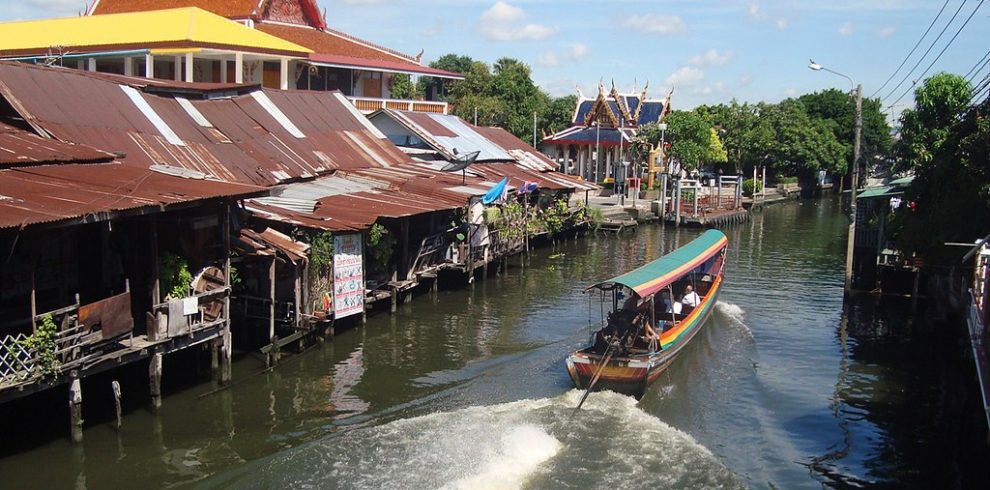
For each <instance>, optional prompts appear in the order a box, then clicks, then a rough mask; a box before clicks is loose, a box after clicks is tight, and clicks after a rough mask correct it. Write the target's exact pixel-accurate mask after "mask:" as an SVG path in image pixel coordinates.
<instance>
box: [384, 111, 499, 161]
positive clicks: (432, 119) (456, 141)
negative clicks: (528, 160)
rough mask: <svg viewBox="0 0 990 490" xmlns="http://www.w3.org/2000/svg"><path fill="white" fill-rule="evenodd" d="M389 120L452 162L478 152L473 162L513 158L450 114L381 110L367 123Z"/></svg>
mask: <svg viewBox="0 0 990 490" xmlns="http://www.w3.org/2000/svg"><path fill="white" fill-rule="evenodd" d="M379 117H388V118H389V119H391V120H393V121H395V122H396V123H399V124H400V125H402V126H403V127H405V128H406V129H408V130H409V131H411V132H412V133H414V134H416V135H417V136H419V138H420V139H421V140H423V142H424V143H426V144H427V145H429V146H431V147H433V148H434V149H435V150H437V151H439V152H441V153H442V154H443V155H444V156H446V157H447V158H448V159H450V160H453V159H455V158H457V156H458V155H463V154H466V153H471V152H473V151H478V152H480V153H479V154H478V158H477V160H476V161H479V162H481V161H503V162H504V161H510V160H512V157H511V156H509V154H508V153H506V152H505V150H503V149H502V148H501V147H500V146H498V145H497V144H495V143H493V142H492V141H490V140H488V139H487V138H485V137H484V136H482V135H481V134H479V133H478V132H477V131H475V130H474V129H473V128H472V126H470V125H468V124H467V123H465V122H464V121H463V120H461V118H459V117H457V116H455V115H452V114H428V113H423V112H413V111H400V110H395V109H382V110H380V111H377V112H375V113H374V114H372V115H371V116H370V117H369V119H370V120H371V121H372V122H375V119H377V118H379Z"/></svg>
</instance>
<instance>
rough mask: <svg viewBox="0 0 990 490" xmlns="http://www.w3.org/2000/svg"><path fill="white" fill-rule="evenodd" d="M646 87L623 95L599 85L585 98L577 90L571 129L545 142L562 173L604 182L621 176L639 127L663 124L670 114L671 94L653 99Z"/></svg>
mask: <svg viewBox="0 0 990 490" xmlns="http://www.w3.org/2000/svg"><path fill="white" fill-rule="evenodd" d="M648 87H649V85H648V84H647V87H644V88H643V90H642V92H640V93H638V94H637V93H620V92H619V91H618V90H617V89H616V88H615V83H614V82H613V84H612V89H611V90H610V91H607V92H606V91H605V85H604V84H601V83H599V84H598V96H597V97H594V98H589V97H585V96H584V94H582V93H581V91H580V90H579V91H578V103H577V107H575V108H574V117H573V119H572V120H571V127H569V128H567V129H565V130H563V131H559V132H557V133H555V134H553V135H550V136H547V137H545V138H544V139H543V144H544V146H545V147H546V146H549V147H550V148H551V151H550V153H551V155H552V156H553V157H554V159H556V160H557V162H558V163H559V164H560V171H561V172H564V173H566V174H568V175H578V176H581V177H582V178H584V179H585V180H590V181H593V182H602V181H605V180H606V179H614V178H615V177H616V175H617V174H618V175H619V176H620V177H621V175H622V174H621V172H622V168H621V167H620V165H621V162H622V161H623V160H626V161H628V160H629V158H626V157H625V155H624V152H625V151H627V150H628V148H629V145H630V144H631V143H632V140H633V138H634V137H635V136H636V132H637V130H638V128H639V127H640V126H642V125H644V124H649V123H657V122H661V121H663V119H664V118H665V117H666V116H667V113H669V112H670V94H668V95H667V97H665V98H663V99H650V98H648V96H647V89H648Z"/></svg>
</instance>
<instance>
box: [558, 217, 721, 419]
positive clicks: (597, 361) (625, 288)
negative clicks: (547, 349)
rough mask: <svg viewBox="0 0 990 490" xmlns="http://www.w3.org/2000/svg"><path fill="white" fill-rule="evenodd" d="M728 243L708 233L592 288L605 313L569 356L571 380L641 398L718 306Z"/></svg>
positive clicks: (716, 233)
mask: <svg viewBox="0 0 990 490" xmlns="http://www.w3.org/2000/svg"><path fill="white" fill-rule="evenodd" d="M727 246H728V239H727V238H726V237H725V235H724V234H723V233H722V232H720V231H718V230H708V231H706V232H705V233H703V234H702V235H701V236H699V237H698V238H696V239H694V240H693V241H691V242H690V243H688V244H687V245H684V246H683V247H680V248H678V249H677V250H674V251H673V252H671V253H669V254H667V255H665V256H663V257H661V258H659V259H657V260H654V261H653V262H650V263H648V264H645V265H643V266H642V267H639V268H638V269H635V270H632V271H630V272H627V273H625V274H622V275H621V276H618V277H613V278H612V279H609V280H607V281H602V282H599V283H596V284H592V285H591V286H588V288H587V289H585V292H586V293H587V292H594V291H598V292H599V297H600V299H601V301H602V307H601V308H600V311H601V312H602V316H603V317H604V318H602V319H601V322H600V323H599V325H601V328H600V329H598V330H597V331H595V332H593V333H592V335H591V342H590V344H591V345H589V346H588V347H585V348H583V349H580V350H578V351H575V352H574V353H572V354H571V355H569V356H568V357H567V372H568V373H569V374H570V375H571V379H572V380H573V381H574V385H575V386H577V387H578V388H580V389H587V390H588V391H592V390H612V391H616V392H619V393H625V394H629V395H633V396H636V397H641V396H643V394H644V393H645V391H646V388H647V386H649V384H650V383H652V382H653V381H654V380H655V379H657V377H659V376H660V374H661V373H663V371H664V370H665V369H667V367H668V366H669V365H670V363H671V362H672V361H673V360H674V358H676V357H677V355H678V354H679V353H680V352H681V351H682V350H683V349H684V346H686V345H687V344H688V343H689V342H690V341H691V339H693V338H694V336H695V335H697V333H698V331H699V330H701V328H702V326H703V325H704V323H705V320H707V318H708V316H709V314H710V313H711V312H712V310H713V309H714V307H715V302H716V299H717V297H718V293H719V291H720V290H721V288H722V270H723V266H724V259H725V250H726V247H727ZM689 291H690V292H689ZM691 292H693V293H694V294H691ZM685 293H687V294H685ZM608 303H611V305H610V309H609V311H608V315H607V316H605V310H606V304H608ZM583 401H584V400H583V399H582V402H583Z"/></svg>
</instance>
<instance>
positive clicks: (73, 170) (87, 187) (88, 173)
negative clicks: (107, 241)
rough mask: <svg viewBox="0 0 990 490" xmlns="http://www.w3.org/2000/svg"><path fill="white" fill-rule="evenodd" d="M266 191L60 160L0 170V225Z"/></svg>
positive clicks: (101, 215) (90, 217) (93, 217)
mask: <svg viewBox="0 0 990 490" xmlns="http://www.w3.org/2000/svg"><path fill="white" fill-rule="evenodd" d="M265 192H267V190H265V189H262V188H259V187H255V186H250V185H242V184H232V183H226V182H216V181H208V180H193V179H185V178H182V177H176V176H171V175H166V174H163V173H160V172H154V171H151V170H147V169H139V168H133V167H129V166H126V165H121V164H117V163H101V164H91V165H84V164H63V165H48V166H41V167H24V168H11V169H5V170H0V228H12V227H23V226H27V225H32V224H39V223H51V222H57V221H63V220H66V221H69V220H84V221H98V220H101V219H107V218H109V216H108V215H107V213H112V212H115V211H124V210H135V209H140V208H152V209H156V210H157V209H158V208H161V207H164V206H168V205H171V204H177V203H183V202H189V201H196V200H200V199H209V198H216V197H251V196H257V195H258V194H261V193H265Z"/></svg>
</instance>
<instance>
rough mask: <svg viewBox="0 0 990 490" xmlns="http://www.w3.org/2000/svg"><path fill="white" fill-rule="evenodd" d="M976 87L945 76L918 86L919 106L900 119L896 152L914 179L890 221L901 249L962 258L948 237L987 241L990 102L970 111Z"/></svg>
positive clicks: (939, 259) (941, 258) (953, 259)
mask: <svg viewBox="0 0 990 490" xmlns="http://www.w3.org/2000/svg"><path fill="white" fill-rule="evenodd" d="M971 93H972V92H971V86H970V84H969V83H968V82H967V81H966V80H965V79H964V78H963V77H960V76H958V75H952V74H947V73H940V74H938V75H935V76H933V77H931V78H928V79H926V80H925V81H924V83H923V84H922V85H921V86H920V87H919V88H918V89H917V90H915V107H914V108H913V109H909V110H906V111H904V113H903V114H902V116H901V126H902V131H901V141H900V143H899V144H898V145H897V153H898V156H899V158H900V162H901V167H902V168H905V169H910V170H913V171H914V173H915V179H914V181H913V182H912V183H911V186H910V187H909V189H908V191H907V193H906V196H905V197H906V198H907V199H908V200H909V201H911V202H912V203H913V204H914V205H913V206H911V207H910V208H907V209H904V208H901V209H900V210H898V211H897V212H896V213H895V214H894V217H893V219H892V220H891V235H892V236H893V238H894V240H895V241H896V243H897V246H898V248H900V249H901V250H904V251H905V252H909V253H910V252H920V253H922V254H924V255H925V256H926V257H927V258H928V260H929V262H934V263H938V262H952V263H957V261H958V260H959V252H958V250H947V249H946V248H945V247H944V245H943V244H944V242H950V241H951V242H972V241H974V240H976V239H978V238H982V237H983V236H984V235H986V234H987V232H990V230H988V223H990V119H988V118H987V114H988V113H990V106H988V104H987V102H986V101H984V103H983V104H982V106H979V107H975V108H969V107H968V102H969V100H970V96H971Z"/></svg>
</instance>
